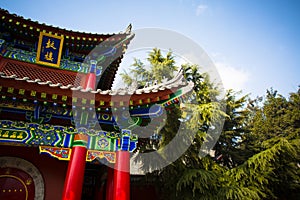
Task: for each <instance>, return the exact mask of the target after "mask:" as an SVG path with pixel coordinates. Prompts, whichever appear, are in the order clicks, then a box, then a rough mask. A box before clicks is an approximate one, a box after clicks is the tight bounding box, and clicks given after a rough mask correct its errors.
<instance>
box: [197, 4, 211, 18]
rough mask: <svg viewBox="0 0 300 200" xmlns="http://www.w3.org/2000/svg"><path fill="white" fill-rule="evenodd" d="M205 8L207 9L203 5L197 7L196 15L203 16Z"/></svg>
mask: <svg viewBox="0 0 300 200" xmlns="http://www.w3.org/2000/svg"><path fill="white" fill-rule="evenodd" d="M207 8H208V6H207V5H203V4H200V5H198V6H197V9H196V15H197V16H199V15H201V14H203V13H204V12H205V11H206V9H207Z"/></svg>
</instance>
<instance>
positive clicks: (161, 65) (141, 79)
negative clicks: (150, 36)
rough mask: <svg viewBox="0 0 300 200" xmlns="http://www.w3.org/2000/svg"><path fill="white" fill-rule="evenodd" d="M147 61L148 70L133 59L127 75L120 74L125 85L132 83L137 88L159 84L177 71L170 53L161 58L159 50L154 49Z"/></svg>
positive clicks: (141, 63) (125, 73)
mask: <svg viewBox="0 0 300 200" xmlns="http://www.w3.org/2000/svg"><path fill="white" fill-rule="evenodd" d="M147 60H148V62H149V63H150V69H147V68H146V65H145V64H144V63H143V62H142V61H141V60H139V59H137V58H135V59H134V63H133V64H132V65H131V67H132V68H131V69H130V71H129V73H128V72H126V71H124V72H123V73H121V74H120V75H121V77H122V79H123V81H124V83H125V84H127V85H131V84H132V83H133V82H134V81H136V82H137V83H138V84H139V86H145V85H146V82H153V81H157V82H158V83H160V82H162V80H163V79H171V78H173V77H174V72H175V71H176V70H177V69H178V67H177V66H176V65H175V59H174V56H173V55H172V52H171V51H168V52H167V54H166V56H163V54H162V53H161V50H160V49H157V48H154V49H153V50H152V51H151V52H149V55H148V58H147Z"/></svg>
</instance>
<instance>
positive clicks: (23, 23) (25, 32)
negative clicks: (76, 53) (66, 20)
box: [0, 8, 133, 46]
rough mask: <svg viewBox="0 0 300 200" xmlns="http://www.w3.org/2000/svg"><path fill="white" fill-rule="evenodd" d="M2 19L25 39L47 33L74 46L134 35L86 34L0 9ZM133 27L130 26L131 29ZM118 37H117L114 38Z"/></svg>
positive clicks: (129, 33)
mask: <svg viewBox="0 0 300 200" xmlns="http://www.w3.org/2000/svg"><path fill="white" fill-rule="evenodd" d="M0 18H1V21H2V23H6V27H8V28H10V29H11V30H13V31H14V32H15V33H18V34H20V35H19V36H20V37H22V36H23V37H24V38H23V39H26V40H31V39H34V40H36V38H38V36H39V33H40V32H47V33H51V34H56V35H64V38H65V43H66V44H71V43H72V44H73V45H75V46H76V45H89V46H95V45H97V44H99V43H100V42H102V41H111V42H118V41H120V40H123V39H124V38H126V37H128V36H131V37H133V35H132V34H131V31H127V32H124V33H122V32H120V33H113V34H96V33H85V32H79V31H72V30H66V29H62V28H59V27H54V26H51V25H46V24H44V23H43V24H40V23H39V22H37V21H32V20H31V19H24V18H23V17H21V16H18V15H16V14H11V13H9V12H8V11H7V10H4V9H1V8H0ZM130 26H131V25H129V27H130ZM113 36H117V37H113Z"/></svg>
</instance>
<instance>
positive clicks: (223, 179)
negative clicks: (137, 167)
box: [133, 49, 300, 200]
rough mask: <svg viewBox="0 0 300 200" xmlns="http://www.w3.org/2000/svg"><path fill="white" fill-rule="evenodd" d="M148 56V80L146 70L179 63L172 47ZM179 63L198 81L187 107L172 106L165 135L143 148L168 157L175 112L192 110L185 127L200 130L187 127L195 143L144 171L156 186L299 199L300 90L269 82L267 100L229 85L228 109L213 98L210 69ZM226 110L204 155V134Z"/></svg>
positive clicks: (193, 195) (168, 191)
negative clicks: (210, 151) (282, 89)
mask: <svg viewBox="0 0 300 200" xmlns="http://www.w3.org/2000/svg"><path fill="white" fill-rule="evenodd" d="M149 62H150V63H151V65H152V66H153V68H152V70H150V72H145V71H143V69H144V68H143V64H142V63H141V62H139V61H138V60H136V61H135V63H136V65H135V67H136V71H133V73H136V78H137V79H136V80H138V79H143V81H145V80H147V81H149V79H147V78H146V77H151V78H153V77H155V78H156V76H158V75H159V74H160V75H161V74H164V73H165V72H163V71H162V70H165V69H167V70H169V72H168V73H167V74H164V75H163V76H165V77H171V74H172V73H171V71H172V70H175V68H174V66H175V62H174V59H173V56H172V54H171V53H169V54H167V56H166V57H163V56H162V55H161V53H160V51H159V50H157V49H155V50H153V52H151V53H150V56H149ZM162 63H164V64H162ZM162 65H164V66H168V67H165V68H163V67H162ZM154 68H155V69H154ZM182 69H183V71H184V75H185V78H186V79H187V80H188V81H192V82H193V83H194V97H195V98H194V101H193V102H191V104H190V105H189V104H186V109H184V110H182V109H180V107H178V106H174V108H173V109H172V110H171V111H170V112H168V114H167V120H166V122H165V126H164V127H163V128H162V129H161V130H160V131H159V133H158V134H159V135H160V136H161V137H160V138H161V139H160V140H157V141H152V142H151V143H150V142H149V141H150V140H148V141H146V142H145V146H144V147H146V148H143V147H140V149H139V152H147V151H155V152H156V153H157V154H156V156H157V160H160V161H161V160H164V159H166V160H167V156H166V154H165V152H163V151H162V149H163V148H164V147H165V146H166V145H168V144H169V142H170V141H171V140H172V139H173V138H174V137H175V136H176V133H177V132H178V128H179V121H178V118H180V117H181V118H184V117H183V116H185V117H186V116H187V115H189V116H190V117H189V120H188V121H187V122H186V126H184V129H186V130H185V131H186V132H187V133H188V132H189V130H197V133H196V135H195V136H194V137H193V138H191V137H189V135H188V134H187V136H186V137H182V141H185V140H186V141H190V142H191V145H190V146H189V148H188V149H187V150H186V152H185V153H184V154H183V155H181V156H180V157H179V158H178V159H177V160H176V161H175V162H173V163H171V164H170V165H168V166H166V167H165V168H163V169H160V170H156V171H153V172H152V173H149V174H147V175H146V176H145V178H146V179H151V180H152V181H153V183H154V184H155V185H156V186H157V190H158V191H160V194H161V199H165V200H167V199H180V200H193V199H195V200H196V199H197V200H198V199H209V200H210V199H216V200H219V199H220V200H223V199H234V200H235V199H241V200H245V199H249V200H250V199H251V200H253V199H257V200H258V199H300V192H299V191H300V137H299V135H300V112H299V111H300V92H299V91H300V90H299V91H298V92H296V93H291V94H290V96H289V98H285V97H283V96H281V95H280V94H278V93H277V91H274V90H272V89H271V90H268V91H267V94H266V97H265V99H263V98H262V97H259V98H257V99H254V100H251V99H249V96H248V95H244V96H241V95H240V93H237V92H234V91H232V90H229V91H228V92H227V94H226V98H225V100H224V103H225V104H226V108H225V112H223V109H222V104H221V103H220V102H218V101H217V99H216V96H217V95H218V92H219V91H218V89H217V88H216V87H214V86H213V84H212V83H211V82H210V80H209V77H208V75H207V74H203V73H200V72H199V71H198V70H197V69H198V67H197V66H196V65H189V64H185V65H182ZM154 74H155V76H154ZM168 74H169V75H170V76H169V75H168ZM157 80H158V79H157ZM160 80H161V79H160ZM143 81H141V82H140V84H143ZM222 117H225V123H224V127H223V129H222V133H221V136H220V138H219V140H218V142H217V144H216V146H215V147H214V150H215V156H213V155H208V156H206V157H204V158H200V157H199V150H200V148H201V146H202V145H203V143H204V141H206V140H209V139H210V137H213V136H212V135H210V134H208V130H209V129H210V128H211V127H212V125H213V122H214V123H215V122H218V121H220V119H221V118H222ZM149 144H151V145H149ZM178 145H180V144H178ZM142 146H143V145H142ZM180 148H181V147H180V146H178V149H180ZM174 153H177V152H176V149H174ZM216 158H218V159H216ZM152 164H153V166H155V163H152ZM153 168H155V167H153Z"/></svg>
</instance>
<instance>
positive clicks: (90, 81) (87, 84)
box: [84, 73, 96, 90]
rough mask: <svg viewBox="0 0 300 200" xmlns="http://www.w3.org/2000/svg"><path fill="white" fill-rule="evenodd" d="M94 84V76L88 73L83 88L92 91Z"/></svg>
mask: <svg viewBox="0 0 300 200" xmlns="http://www.w3.org/2000/svg"><path fill="white" fill-rule="evenodd" d="M95 83H96V74H93V73H89V74H87V75H86V81H85V85H84V88H85V89H92V90H94V89H95Z"/></svg>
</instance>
